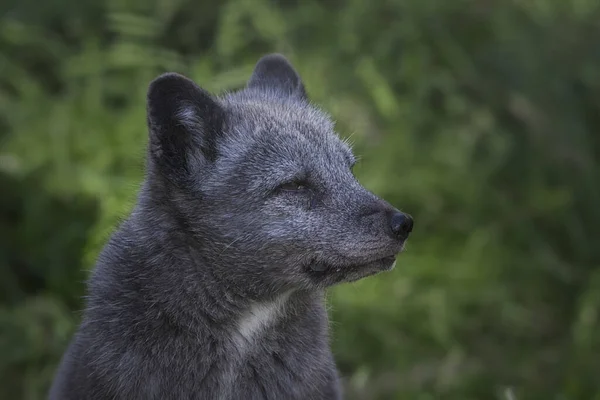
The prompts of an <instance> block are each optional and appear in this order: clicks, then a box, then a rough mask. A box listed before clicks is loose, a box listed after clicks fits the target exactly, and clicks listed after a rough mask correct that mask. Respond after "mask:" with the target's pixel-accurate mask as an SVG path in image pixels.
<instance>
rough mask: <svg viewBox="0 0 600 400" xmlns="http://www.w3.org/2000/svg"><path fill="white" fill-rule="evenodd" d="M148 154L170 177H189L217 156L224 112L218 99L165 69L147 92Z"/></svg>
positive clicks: (178, 179) (186, 79) (177, 178)
mask: <svg viewBox="0 0 600 400" xmlns="http://www.w3.org/2000/svg"><path fill="white" fill-rule="evenodd" d="M147 116H148V128H149V134H150V148H149V151H150V158H151V159H152V161H153V162H154V163H155V164H156V165H157V166H158V167H159V169H160V170H161V171H162V172H163V173H164V174H165V175H166V176H167V177H168V178H169V179H171V180H173V181H181V180H182V179H183V180H185V179H188V178H190V177H191V176H192V174H193V173H194V172H198V170H199V169H200V168H202V166H203V165H205V164H206V163H208V162H212V161H214V160H215V159H216V157H217V156H218V155H217V149H216V140H217V138H218V136H219V135H220V134H221V133H222V130H223V124H224V121H225V112H224V110H223V108H222V107H221V105H220V104H219V103H218V100H217V99H216V98H214V97H213V96H212V95H211V94H210V93H208V92H206V91H205V90H204V89H202V88H200V87H199V86H198V85H196V84H195V83H194V82H193V81H191V80H190V79H188V78H186V77H184V76H182V75H179V74H177V73H172V72H170V73H165V74H163V75H161V76H159V77H158V78H156V79H154V80H153V81H152V82H151V83H150V87H149V88H148V95H147Z"/></svg>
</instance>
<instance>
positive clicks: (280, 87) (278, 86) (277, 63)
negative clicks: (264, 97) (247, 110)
mask: <svg viewBox="0 0 600 400" xmlns="http://www.w3.org/2000/svg"><path fill="white" fill-rule="evenodd" d="M247 87H248V88H252V89H259V90H267V91H277V92H279V93H282V94H285V95H287V96H293V97H298V98H301V99H303V100H305V99H306V98H307V95H306V90H305V89H304V83H302V79H301V78H300V75H298V73H297V72H296V70H295V69H294V67H292V64H290V62H289V61H288V60H287V59H286V58H285V57H284V56H283V55H281V54H276V53H274V54H268V55H266V56H263V57H262V58H261V59H260V60H258V62H257V63H256V66H255V67H254V72H253V73H252V76H251V77H250V80H249V81H248V85H247Z"/></svg>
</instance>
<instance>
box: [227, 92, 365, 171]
mask: <svg viewBox="0 0 600 400" xmlns="http://www.w3.org/2000/svg"><path fill="white" fill-rule="evenodd" d="M263 97H264V96H263ZM263 97H258V98H255V97H248V96H247V95H246V96H235V97H234V96H232V97H229V98H226V99H225V100H226V104H227V109H228V111H229V114H230V117H231V122H232V124H231V126H230V127H229V128H230V129H231V130H233V131H234V133H235V134H234V135H233V137H230V139H232V141H236V142H237V144H238V146H239V145H243V146H244V147H245V149H246V151H248V149H249V146H246V145H249V144H250V143H247V141H252V142H254V144H255V145H256V144H257V142H258V143H260V144H263V145H264V144H267V143H268V142H269V144H270V146H269V147H270V148H272V149H274V150H275V149H276V150H278V152H279V153H281V154H285V153H288V152H294V150H296V149H301V148H304V149H306V150H308V151H312V152H314V151H317V152H319V153H324V154H340V153H341V155H342V156H343V157H344V158H345V160H346V162H347V163H349V164H351V165H352V164H354V163H355V162H356V159H355V157H354V154H353V152H352V148H351V146H350V145H349V143H348V142H347V141H346V140H341V139H340V137H339V136H338V135H337V134H336V132H335V123H334V122H333V120H332V119H331V117H330V116H329V114H327V113H325V112H324V111H322V110H320V109H318V108H317V107H315V106H313V105H311V104H308V103H300V102H295V101H284V102H282V101H275V100H272V99H269V98H268V97H267V98H263ZM244 139H246V140H244ZM230 143H231V142H230ZM263 148H267V147H263ZM240 150H241V149H240Z"/></svg>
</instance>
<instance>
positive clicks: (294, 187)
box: [279, 181, 308, 192]
mask: <svg viewBox="0 0 600 400" xmlns="http://www.w3.org/2000/svg"><path fill="white" fill-rule="evenodd" d="M279 189H280V190H282V191H284V192H303V191H305V190H307V189H308V183H306V182H305V181H290V182H286V183H284V184H283V185H281V186H279Z"/></svg>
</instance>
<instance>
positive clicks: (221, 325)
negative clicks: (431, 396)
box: [50, 55, 412, 400]
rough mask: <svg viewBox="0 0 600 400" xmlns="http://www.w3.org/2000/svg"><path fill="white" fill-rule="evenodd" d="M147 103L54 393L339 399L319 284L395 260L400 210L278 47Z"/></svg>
mask: <svg viewBox="0 0 600 400" xmlns="http://www.w3.org/2000/svg"><path fill="white" fill-rule="evenodd" d="M147 109H148V126H149V135H150V139H149V148H148V160H147V171H146V177H145V180H144V184H143V187H142V189H141V190H140V193H139V196H138V201H137V204H136V206H135V208H134V210H133V211H132V213H131V215H130V216H129V217H128V218H127V219H126V220H125V222H124V223H123V224H122V225H121V226H120V227H119V228H118V230H117V231H116V232H115V233H114V234H113V235H112V237H111V238H110V240H109V242H108V243H107V244H106V246H105V248H104V249H103V251H102V252H101V254H100V256H99V258H98V261H97V264H96V267H95V269H94V271H93V273H92V275H91V277H90V280H89V282H88V296H87V304H86V309H85V312H84V315H83V320H82V323H81V326H80V327H79V329H78V330H77V332H76V334H75V336H74V338H73V340H72V342H71V344H70V345H69V347H68V349H67V351H66V353H65V355H64V357H63V360H62V362H61V365H60V367H59V369H58V371H57V375H56V377H55V381H54V383H53V386H52V388H51V391H50V399H52V400H100V399H103V400H104V399H119V400H120V399H123V400H137V399H139V400H142V399H144V400H151V399H157V400H159V399H160V400H169V399H198V400H200V399H207V400H208V399H210V400H213V399H223V400H229V399H245V400H252V399H273V400H286V399H290V400H294V399H299V400H300V399H301V400H308V399H315V400H319V399H339V398H341V396H342V395H341V390H340V385H339V382H338V373H337V370H336V367H335V363H334V359H333V357H332V353H331V350H330V347H329V343H328V341H329V339H328V320H327V314H326V311H325V308H324V299H323V296H324V290H325V289H326V288H327V287H328V286H331V285H333V284H337V283H341V282H348V281H353V280H357V279H360V278H363V277H366V276H369V275H373V274H375V273H377V272H380V271H383V270H386V269H390V268H391V267H392V264H393V262H394V259H395V256H396V254H397V253H399V252H400V251H401V249H402V247H403V244H404V241H405V239H406V238H407V236H408V234H409V233H410V231H411V229H412V220H411V219H410V217H409V216H407V215H405V214H402V213H400V212H398V211H397V210H395V209H394V208H393V207H391V206H390V205H389V204H388V203H386V202H385V201H383V200H381V199H379V198H377V197H376V196H375V195H374V194H372V193H370V192H368V191H367V190H365V189H364V188H363V187H362V186H361V185H360V184H359V183H358V182H357V181H356V179H355V178H354V176H353V175H352V172H351V168H352V165H353V164H354V157H353V155H352V152H351V150H350V148H349V147H348V146H347V145H346V144H345V143H344V142H342V141H341V140H340V139H339V138H338V137H337V135H336V134H335V132H334V126H333V123H332V122H331V120H330V119H329V117H328V116H327V115H326V114H325V113H323V112H322V111H320V110H318V109H316V108H315V107H313V106H312V105H311V104H310V103H309V101H308V99H307V95H306V92H305V90H304V86H303V84H302V81H301V79H300V77H299V76H298V74H297V73H296V71H295V70H294V69H293V67H292V66H291V65H290V64H289V63H288V61H287V60H286V59H285V58H283V57H282V56H280V55H268V56H265V57H263V58H262V59H261V60H259V62H258V64H257V65H256V68H255V71H254V73H253V75H252V77H251V78H250V80H249V82H248V85H247V87H246V88H245V89H243V90H241V91H238V92H235V93H229V94H226V95H223V96H221V97H216V96H213V95H211V94H209V93H207V92H206V91H204V90H203V89H201V88H200V87H198V86H197V85H196V84H195V83H193V82H192V81H190V80H189V79H187V78H185V77H183V76H181V75H178V74H173V73H170V74H165V75H162V76H160V77H158V78H157V79H155V80H154V81H153V82H152V83H151V85H150V88H149V91H148V98H147Z"/></svg>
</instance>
